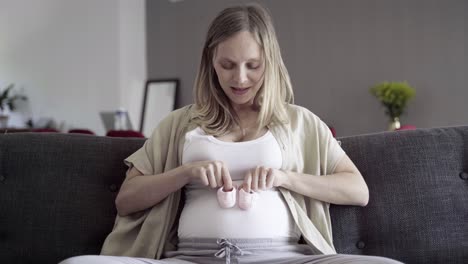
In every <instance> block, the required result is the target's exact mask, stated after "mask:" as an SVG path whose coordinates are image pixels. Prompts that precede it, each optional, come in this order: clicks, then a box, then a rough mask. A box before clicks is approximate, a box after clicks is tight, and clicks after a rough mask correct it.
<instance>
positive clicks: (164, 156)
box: [101, 105, 345, 259]
mask: <svg viewBox="0 0 468 264" xmlns="http://www.w3.org/2000/svg"><path fill="white" fill-rule="evenodd" d="M191 108H192V105H189V106H186V107H184V108H181V109H178V110H176V111H174V112H172V113H171V114H170V115H169V116H168V117H166V118H165V119H164V120H163V121H161V123H160V124H159V125H158V127H157V128H156V129H155V130H154V132H153V134H152V136H151V137H150V138H149V139H148V140H147V141H146V142H145V144H144V145H143V146H142V148H141V149H139V150H137V151H136V152H135V153H133V154H132V155H131V156H130V157H128V158H127V159H126V160H125V163H126V164H127V165H128V166H129V167H130V168H131V167H132V166H135V167H136V168H137V169H138V170H140V171H141V172H142V173H143V174H144V175H156V174H160V173H162V172H165V171H168V170H171V169H174V168H176V167H178V166H180V165H181V160H182V149H183V146H184V140H185V133H187V132H188V131H190V130H192V129H194V128H195V127H196V125H195V124H194V123H193V122H191V121H190V120H191V113H192V112H191ZM287 110H288V113H289V117H290V122H289V123H288V124H285V125H277V126H271V127H269V129H270V131H271V132H272V134H273V135H274V136H275V138H276V139H277V141H278V143H279V144H280V146H281V151H282V157H283V164H282V169H283V170H288V171H296V172H302V173H306V174H311V175H327V174H331V173H332V172H333V171H334V169H335V167H336V165H337V163H338V161H339V160H340V159H341V158H342V157H343V156H344V155H345V152H344V151H343V150H342V149H341V147H340V146H339V144H338V142H337V141H336V140H335V139H334V138H333V136H332V134H331V132H330V130H329V129H328V126H327V125H326V124H325V123H323V122H322V121H321V120H320V119H319V118H318V117H317V116H316V115H314V114H313V113H311V112H310V111H309V110H307V109H305V108H303V107H300V106H296V105H288V106H287ZM280 191H281V193H282V194H283V197H284V199H285V201H286V203H287V205H288V207H289V209H290V211H291V214H292V216H293V218H294V220H295V222H296V224H297V226H298V227H299V229H300V231H301V233H302V237H303V238H304V240H305V241H306V242H307V244H309V245H310V246H312V248H313V249H314V251H315V253H316V254H335V253H336V251H335V248H334V246H333V241H332V239H333V237H332V230H331V227H332V226H331V221H330V213H329V204H328V203H325V202H322V201H318V200H315V199H312V198H308V197H304V196H302V195H300V194H298V193H295V192H292V191H289V190H287V189H284V188H280ZM182 208H183V205H182V204H181V190H178V191H176V192H174V193H172V194H170V195H169V196H168V197H167V198H165V199H164V200H162V201H161V202H159V203H158V204H156V205H155V206H154V207H151V208H149V209H146V210H144V211H141V212H137V213H134V214H132V215H130V216H125V217H120V216H117V217H116V220H115V224H114V228H113V230H112V232H111V233H110V234H109V235H108V237H107V238H106V240H105V242H104V244H103V247H102V251H101V254H102V255H116V256H134V257H145V258H156V259H160V258H161V257H162V256H163V253H164V252H165V251H168V250H175V249H176V246H177V228H178V218H179V216H180V212H181V210H182Z"/></svg>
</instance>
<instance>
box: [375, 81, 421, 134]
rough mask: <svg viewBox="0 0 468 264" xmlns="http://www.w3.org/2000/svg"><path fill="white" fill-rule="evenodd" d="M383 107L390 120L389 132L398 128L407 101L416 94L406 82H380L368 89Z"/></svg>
mask: <svg viewBox="0 0 468 264" xmlns="http://www.w3.org/2000/svg"><path fill="white" fill-rule="evenodd" d="M370 93H371V94H372V95H374V96H375V97H376V98H377V99H378V100H379V101H380V102H381V103H382V105H383V106H384V107H385V114H386V115H388V117H389V118H390V128H389V130H395V129H399V128H400V116H401V115H402V114H403V113H404V112H405V108H406V105H407V103H408V101H409V100H410V99H411V98H413V97H414V95H415V94H416V92H415V90H414V88H413V87H411V86H410V85H409V84H408V83H407V82H382V83H379V84H377V85H375V86H373V87H371V88H370Z"/></svg>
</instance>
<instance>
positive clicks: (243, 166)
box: [178, 128, 300, 239]
mask: <svg viewBox="0 0 468 264" xmlns="http://www.w3.org/2000/svg"><path fill="white" fill-rule="evenodd" d="M203 160H221V161H223V162H224V163H225V164H226V166H227V167H228V169H229V173H230V174H231V177H232V180H233V182H234V184H235V185H237V186H239V185H240V184H241V183H242V182H243V179H244V175H245V174H246V172H247V171H248V170H250V169H253V168H255V167H257V166H265V167H268V168H275V169H279V168H281V165H282V156H281V149H280V147H279V144H278V142H277V141H276V139H275V138H274V136H273V134H271V132H270V131H268V132H267V133H266V134H265V135H263V136H262V137H260V138H257V139H255V140H251V141H245V142H225V141H221V140H219V139H217V138H215V137H213V136H209V135H206V134H205V132H204V131H203V130H202V129H201V128H196V129H194V130H192V131H190V132H188V133H187V134H186V136H185V144H184V150H183V155H182V163H183V164H185V163H188V162H194V161H203ZM184 190H185V196H186V200H185V206H184V208H183V210H182V214H181V216H180V220H179V230H178V236H179V238H285V237H287V238H295V239H299V237H300V232H299V230H298V228H297V227H296V225H295V223H294V219H293V218H292V216H291V213H290V211H289V209H288V207H287V204H286V202H285V201H284V198H283V197H282V195H281V193H280V192H279V190H278V189H277V188H273V189H270V190H266V191H261V192H258V199H257V200H256V204H255V208H253V209H251V210H248V211H244V210H241V209H240V208H239V207H238V206H237V205H235V206H234V207H232V208H229V209H223V208H221V207H220V206H219V204H218V200H217V196H216V191H217V190H216V189H211V188H210V187H206V186H202V185H201V184H187V185H186V186H185V188H184Z"/></svg>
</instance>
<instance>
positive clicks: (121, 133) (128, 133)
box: [106, 130, 145, 138]
mask: <svg viewBox="0 0 468 264" xmlns="http://www.w3.org/2000/svg"><path fill="white" fill-rule="evenodd" d="M106 136H108V137H136V138H144V137H145V135H143V134H142V133H140V132H138V131H135V130H109V131H108V132H107V134H106Z"/></svg>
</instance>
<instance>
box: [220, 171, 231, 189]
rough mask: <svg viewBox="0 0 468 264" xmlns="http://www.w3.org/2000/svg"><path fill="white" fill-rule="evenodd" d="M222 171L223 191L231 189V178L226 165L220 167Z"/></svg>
mask: <svg viewBox="0 0 468 264" xmlns="http://www.w3.org/2000/svg"><path fill="white" fill-rule="evenodd" d="M221 171H222V176H223V186H224V190H225V191H231V190H232V178H231V174H230V173H229V170H228V169H227V167H226V166H224V165H223V166H222V167H221Z"/></svg>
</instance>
